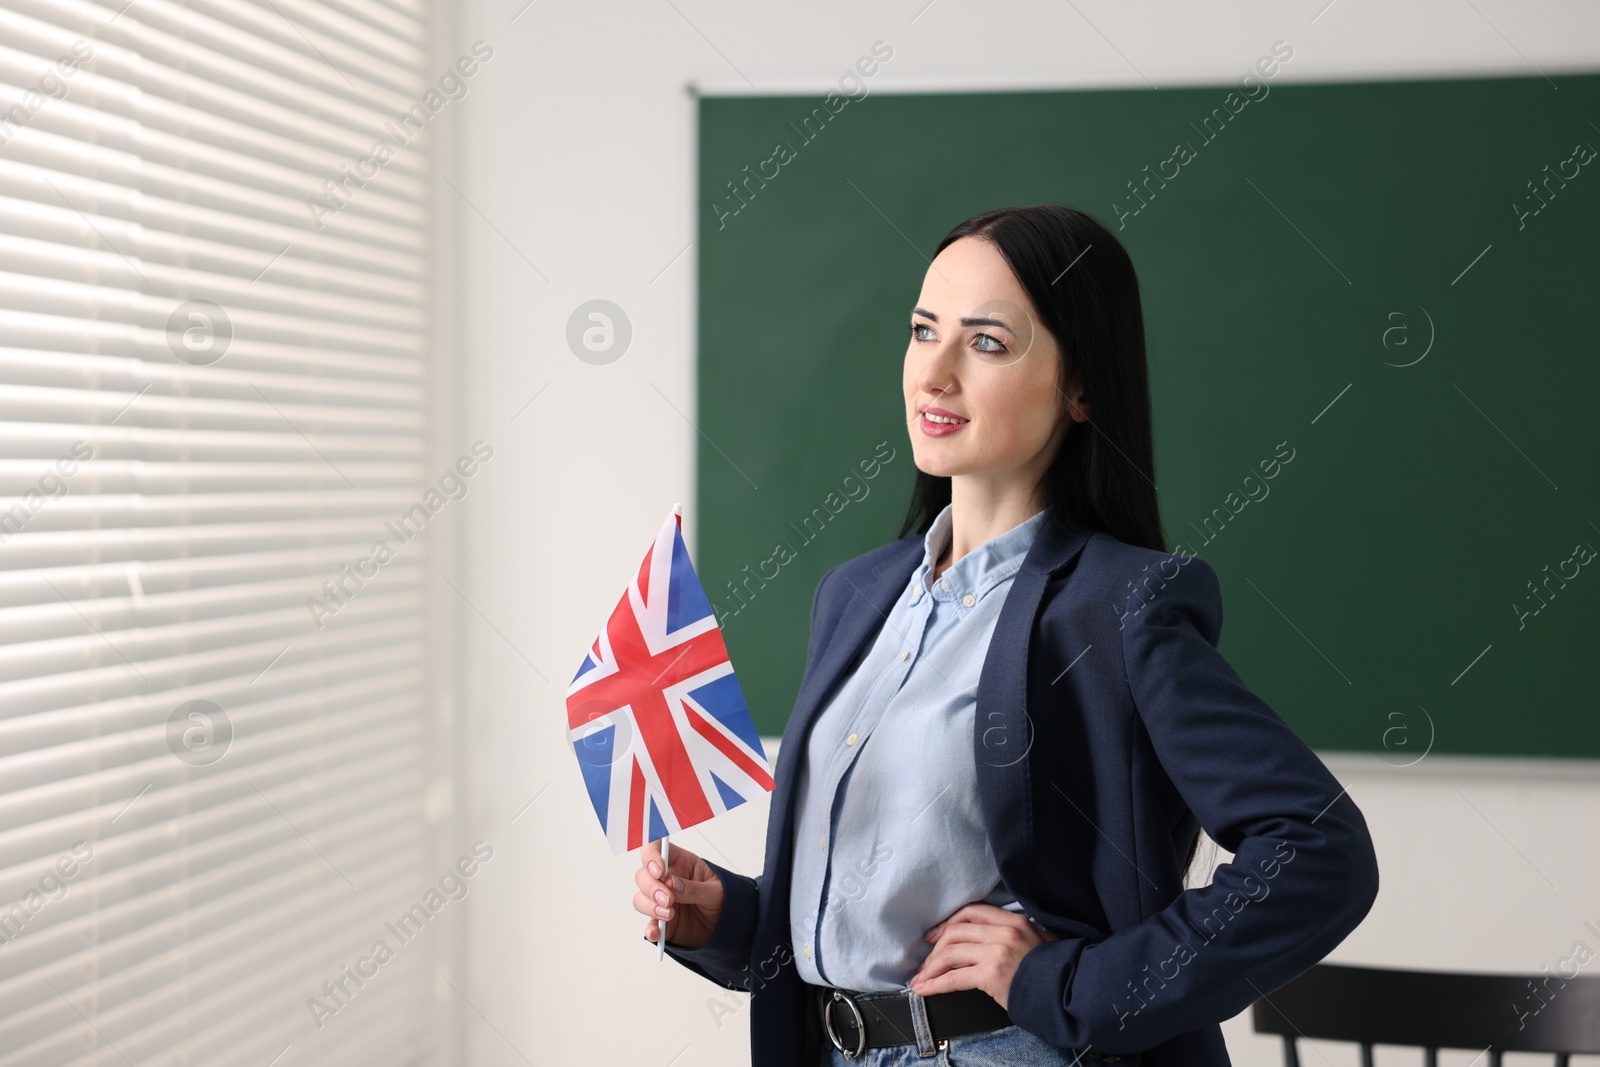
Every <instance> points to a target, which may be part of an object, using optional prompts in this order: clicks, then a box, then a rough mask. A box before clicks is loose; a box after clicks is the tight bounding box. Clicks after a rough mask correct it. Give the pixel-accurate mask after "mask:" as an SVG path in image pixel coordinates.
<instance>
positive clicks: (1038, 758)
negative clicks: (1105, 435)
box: [667, 522, 1378, 1067]
mask: <svg viewBox="0 0 1600 1067" xmlns="http://www.w3.org/2000/svg"><path fill="white" fill-rule="evenodd" d="M922 551H923V545H922V537H921V535H917V534H913V535H910V536H907V537H904V538H901V539H900V540H897V541H894V542H891V543H889V544H887V545H883V546H881V547H879V548H877V549H874V550H873V551H871V552H868V553H865V554H864V555H861V556H858V557H856V558H855V559H852V560H849V561H847V562H845V563H842V564H840V565H838V566H837V567H834V568H833V569H832V570H830V571H829V572H828V573H827V574H826V575H824V576H823V579H822V581H821V582H820V583H819V584H818V587H817V593H816V598H815V600H814V602H813V604H812V609H811V637H810V647H809V648H808V649H807V651H806V668H805V674H804V676H803V678H802V680H801V683H800V692H799V696H798V698H797V699H796V701H795V709H794V712H793V714H792V715H791V716H790V719H789V723H788V726H787V728H786V729H785V730H784V735H783V741H782V744H781V746H780V748H779V752H778V760H777V766H776V768H775V770H774V779H775V782H776V788H775V789H774V790H773V793H772V801H771V810H770V813H769V816H768V824H767V840H766V859H765V868H764V871H763V873H762V874H761V875H760V877H757V878H750V877H747V876H744V875H740V874H735V873H734V872H732V871H730V870H728V869H726V868H725V867H722V866H719V865H718V864H715V863H711V864H710V866H711V869H712V870H714V871H715V872H716V873H717V875H718V877H720V878H721V879H722V883H723V885H724V887H725V888H726V893H727V897H726V902H725V904H724V907H723V912H722V915H721V918H720V919H719V920H718V923H717V926H716V928H715V930H714V931H713V932H712V937H711V940H710V941H709V942H708V943H707V944H706V945H705V946H703V948H701V949H699V950H696V951H695V953H694V957H695V958H694V960H692V961H691V960H689V959H687V958H685V957H683V956H682V955H680V954H679V953H678V952H677V951H675V950H674V946H673V945H672V944H671V942H670V941H669V942H668V944H667V952H668V953H669V954H671V955H673V956H674V958H675V959H677V960H678V962H680V963H682V964H683V965H684V966H686V967H689V968H690V969H691V970H693V971H695V972H696V973H698V974H701V975H703V976H704V977H706V978H708V979H710V980H711V981H713V982H715V983H717V984H718V985H720V986H723V987H725V988H728V989H735V990H746V991H749V992H750V993H751V1000H750V1041H751V1062H752V1065H753V1067H817V1064H818V1063H819V1060H820V1056H821V1051H822V1049H823V1048H824V1047H826V1045H827V1038H826V1037H824V1036H823V1034H822V1030H821V1025H820V1021H819V1018H818V1016H817V1013H816V1009H815V1004H814V1001H813V998H812V997H811V996H809V995H807V989H808V987H807V986H806V985H805V983H803V982H802V981H801V980H800V978H799V976H798V974H797V971H796V968H795V964H794V956H793V953H794V947H793V946H792V945H791V944H790V943H789V889H790V876H791V872H792V867H793V855H794V853H793V836H794V808H795V803H794V801H795V797H794V784H795V781H796V777H797V771H798V767H797V763H798V761H799V760H800V759H801V758H802V755H803V753H804V752H805V751H806V735H807V731H808V729H809V727H810V725H811V723H812V721H813V720H814V719H815V718H816V715H817V713H818V712H819V711H820V710H821V708H822V707H823V706H824V705H825V704H826V702H827V700H828V698H829V697H830V696H831V695H832V694H833V692H834V691H835V689H836V688H837V686H838V685H839V684H840V683H841V682H842V681H843V679H844V678H845V677H846V676H847V675H848V674H849V673H850V672H851V671H852V670H853V669H854V668H855V666H856V664H857V663H858V662H859V660H860V659H861V657H862V656H863V655H864V654H865V653H866V651H867V650H868V648H870V646H871V644H872V641H873V638H874V637H875V635H876V634H877V632H878V631H879V629H881V627H882V625H883V622H884V619H885V617H886V616H887V614H888V612H889V609H890V605H891V604H892V603H893V602H894V599H895V597H897V596H898V595H899V594H900V593H901V592H902V591H903V590H904V589H905V588H906V587H907V585H908V583H909V582H910V579H911V572H912V570H913V569H914V568H915V567H916V565H917V564H918V563H919V562H920V560H921V558H922ZM1221 632H1222V596H1221V591H1220V587H1219V583H1218V581H1217V576H1216V572H1215V571H1214V570H1213V569H1212V567H1211V566H1210V564H1208V563H1207V562H1206V561H1205V560H1204V559H1203V558H1201V557H1200V556H1198V555H1191V556H1174V555H1171V554H1168V553H1163V552H1158V551H1155V550H1153V549H1147V548H1141V547H1138V546H1134V545H1129V544H1127V543H1125V542H1122V541H1119V540H1117V539H1116V538H1114V537H1112V536H1111V535H1109V534H1106V533H1103V532H1090V531H1076V532H1065V531H1061V530H1058V529H1057V528H1056V527H1055V526H1054V525H1053V524H1051V523H1048V522H1047V523H1046V524H1045V525H1044V526H1042V527H1041V528H1040V532H1039V534H1038V536H1037V538H1036V540H1035V541H1034V543H1033V545H1032V546H1031V547H1030V549H1029V551H1028V553H1027V555H1026V557H1025V558H1024V560H1023V563H1022V568H1021V570H1019V571H1018V572H1017V575H1016V578H1015V579H1014V580H1013V582H1012V585H1011V589H1010V591H1009V592H1008V594H1007V596H1006V600H1005V604H1004V605H1003V607H1002V610H1001V614H1000V618H999V622H998V623H997V625H996V628H995V631H994V635H993V638H992V639H991V643H990V646H989V651H988V654H987V657H986V658H985V660H984V665H983V670H982V673H981V675H980V678H979V683H978V691H977V708H976V716H975V724H974V730H973V758H974V760H975V761H976V764H977V783H978V791H979V794H980V800H981V804H982V809H983V813H984V819H985V822H986V824H987V827H988V832H989V840H990V842H991V845H992V848H993V852H994V856H995V859H996V861H997V863H998V866H999V870H1000V874H1001V877H1002V878H1003V879H1004V881H1005V884H1006V887H1007V888H1008V889H1009V890H1010V891H1011V892H1012V893H1013V894H1015V896H1016V899H1017V900H1018V901H1020V902H1021V903H1022V905H1023V907H1024V908H1025V910H1026V912H1027V914H1028V915H1030V916H1032V917H1033V918H1034V919H1035V920H1037V921H1038V922H1039V923H1040V924H1041V925H1042V926H1044V927H1045V928H1046V929H1047V930H1049V931H1050V932H1051V933H1053V934H1055V935H1056V936H1057V938H1058V940H1054V941H1046V942H1044V943H1043V944H1040V945H1038V946H1036V947H1034V948H1033V949H1032V950H1030V951H1029V952H1028V954H1027V955H1026V956H1024V957H1023V959H1022V962H1021V964H1020V965H1019V966H1018V968H1017V971H1016V974H1015V976H1014V977H1013V979H1012V983H1011V987H1010V990H1009V993H1008V1001H1009V1003H1008V1005H1007V1008H1008V1010H1009V1012H1010V1015H1011V1019H1012V1021H1013V1022H1015V1023H1016V1024H1017V1025H1019V1026H1021V1027H1022V1028H1023V1029H1025V1030H1028V1031H1030V1032H1032V1033H1033V1034H1036V1035H1037V1036H1039V1037H1041V1038H1043V1039H1044V1040H1046V1041H1048V1042H1050V1043H1051V1044H1054V1045H1058V1046H1060V1047H1062V1048H1067V1049H1073V1050H1078V1051H1081V1050H1088V1054H1089V1062H1094V1061H1096V1060H1100V1058H1101V1057H1112V1056H1115V1057H1117V1059H1116V1062H1117V1064H1118V1067H1135V1065H1143V1067H1166V1065H1173V1067H1178V1065H1181V1067H1222V1065H1227V1064H1228V1063H1229V1062H1230V1061H1229V1058H1228V1053H1227V1049H1226V1047H1225V1045H1224V1043H1223V1039H1222V1030H1221V1027H1220V1026H1219V1023H1220V1022H1222V1021H1223V1020H1225V1019H1229V1018H1232V1017H1233V1016H1235V1015H1237V1014H1238V1013H1239V1012H1241V1011H1243V1010H1244V1009H1245V1008H1246V1007H1248V1006H1249V1005H1250V1004H1251V1003H1252V1002H1253V1001H1254V1000H1256V999H1257V998H1258V997H1261V996H1263V995H1267V994H1270V993H1271V992H1272V991H1273V990H1274V989H1275V988H1277V987H1278V986H1280V985H1282V984H1284V983H1285V982H1287V981H1289V979H1291V978H1293V977H1295V976H1296V975H1298V974H1300V973H1301V972H1303V971H1305V970H1307V969H1308V968H1310V967H1311V966H1312V965H1314V964H1315V963H1317V962H1318V961H1320V960H1321V959H1322V958H1323V957H1324V956H1326V955H1327V954H1328V952H1329V951H1331V950H1332V949H1333V948H1334V946H1336V945H1338V944H1339V942H1340V941H1342V940H1344V938H1345V936H1346V935H1348V934H1349V933H1350V931H1351V930H1353V929H1354V928H1355V927H1356V925H1357V924H1358V923H1359V922H1360V921H1361V920H1362V918H1364V917H1365V916H1366V914H1367V912H1368V910H1369V909H1370V908H1371V906H1372V902H1373V900H1374V899H1375V898H1376V896H1377V892H1378V864H1377V857H1376V855H1375V853H1374V851H1373V847H1372V839H1371V837H1370V835H1369V833H1368V830H1367V825H1366V821H1365V819H1364V818H1363V817H1362V814H1361V812H1360V810H1359V809H1358V808H1357V807H1356V805H1355V803H1354V801H1352V800H1351V798H1350V797H1349V796H1348V795H1346V793H1345V791H1344V789H1343V787H1342V786H1341V785H1340V784H1339V782H1338V781H1337V780H1336V779H1335V778H1334V777H1333V775H1332V773H1330V772H1329V770H1328V768H1327V767H1326V765H1324V764H1323V762H1322V761H1321V760H1320V759H1318V758H1317V756H1316V754H1315V753H1314V752H1312V750H1311V749H1310V747H1309V746H1307V745H1306V743H1305V742H1304V741H1303V740H1302V739H1301V738H1300V737H1299V735H1297V734H1296V733H1295V732H1294V730H1293V729H1291V728H1290V727H1289V725H1288V724H1287V723H1285V722H1284V721H1283V719H1282V718H1280V717H1279V716H1278V714H1277V713H1276V712H1275V711H1273V709H1272V708H1271V707H1270V706H1269V705H1268V704H1267V703H1266V702H1265V701H1263V700H1262V699H1261V698H1260V697H1258V696H1256V695H1255V694H1254V693H1252V692H1251V691H1250V690H1249V689H1248V688H1246V686H1245V684H1244V682H1243V681H1242V680H1241V679H1240V677H1239V675H1238V674H1237V673H1236V672H1235V671H1234V670H1233V668H1232V667H1231V666H1230V665H1229V664H1228V662H1227V660H1225V659H1224V658H1223V657H1222V655H1221V653H1219V652H1218V651H1217V647H1216V646H1217V641H1218V638H1219V637H1220V635H1221ZM1197 825H1198V826H1200V827H1203V828H1204V829H1205V831H1206V833H1207V834H1209V835H1210V836H1211V838H1212V839H1213V840H1214V841H1216V842H1217V843H1218V844H1219V845H1221V846H1222V847H1223V848H1225V849H1227V850H1228V851H1229V852H1231V853H1233V859H1232V860H1231V861H1229V862H1228V863H1225V864H1222V865H1221V866H1219V867H1218V868H1217V869H1216V871H1215V872H1214V874H1213V876H1212V880H1211V883H1210V884H1209V885H1206V886H1203V887H1196V888H1192V889H1187V890H1185V889H1184V888H1183V885H1182V879H1181V871H1180V867H1181V865H1182V863H1183V860H1184V857H1185V855H1186V854H1187V850H1188V846H1189V841H1190V838H1191V836H1192V835H1193V833H1194V830H1195V828H1196V826H1197ZM708 862H709V861H708ZM669 936H670V930H669ZM1100 1061H1101V1062H1105V1061H1104V1060H1100Z"/></svg>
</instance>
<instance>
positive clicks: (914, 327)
mask: <svg viewBox="0 0 1600 1067" xmlns="http://www.w3.org/2000/svg"><path fill="white" fill-rule="evenodd" d="M931 329H933V327H932V326H929V325H927V324H926V323H922V322H913V323H912V324H911V339H912V340H913V341H926V340H927V338H926V337H923V336H922V335H921V334H919V333H918V332H917V331H918V330H931Z"/></svg>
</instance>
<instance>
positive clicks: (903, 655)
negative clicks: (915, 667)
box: [900, 651, 911, 663]
mask: <svg viewBox="0 0 1600 1067" xmlns="http://www.w3.org/2000/svg"><path fill="white" fill-rule="evenodd" d="M910 658H911V653H910V652H909V651H907V652H902V653H900V662H901V663H904V662H905V661H906V660H908V659H910Z"/></svg>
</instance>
